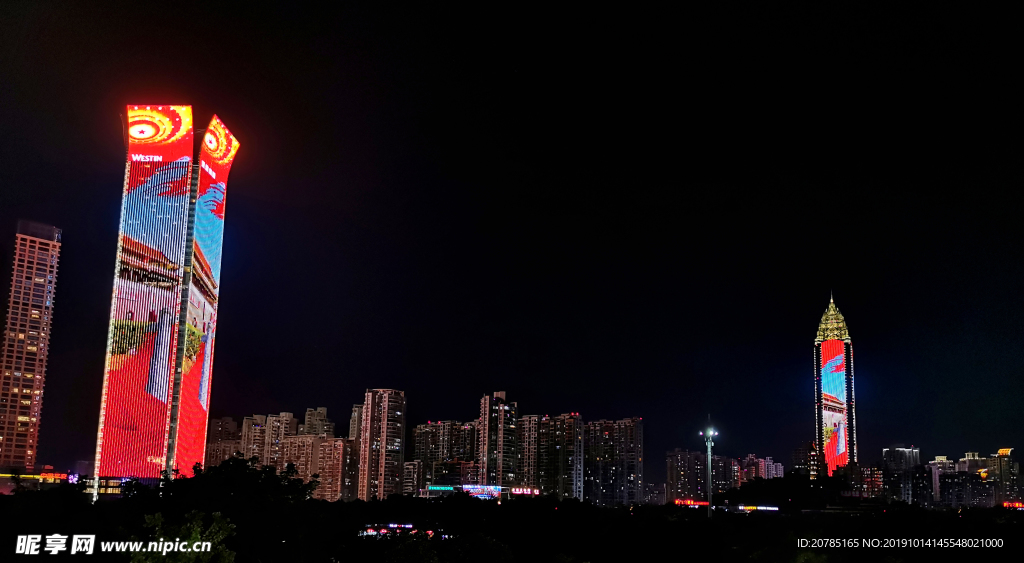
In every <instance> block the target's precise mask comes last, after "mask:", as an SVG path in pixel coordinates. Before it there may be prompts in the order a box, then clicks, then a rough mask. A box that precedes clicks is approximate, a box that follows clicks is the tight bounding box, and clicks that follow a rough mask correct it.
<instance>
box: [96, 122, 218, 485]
mask: <svg viewBox="0 0 1024 563" xmlns="http://www.w3.org/2000/svg"><path fill="white" fill-rule="evenodd" d="M126 133H127V165H126V167H127V168H126V171H125V183H124V189H123V199H122V205H121V224H120V236H119V242H118V252H117V262H116V268H115V281H114V291H113V298H112V301H111V312H110V331H109V338H108V343H107V359H106V366H105V372H104V378H103V395H102V400H101V407H100V425H99V432H98V435H97V442H96V465H95V470H96V474H97V475H98V476H103V477H140V478H155V477H159V476H160V473H161V472H162V471H163V470H165V469H173V468H178V469H180V470H181V471H182V472H183V473H185V474H190V473H191V469H192V465H193V463H195V462H196V461H199V462H201V461H202V459H203V453H204V451H203V450H204V444H203V443H204V442H205V436H206V422H207V410H208V407H209V392H210V389H209V381H210V378H209V374H210V368H211V364H212V356H213V338H214V327H215V325H216V302H217V295H218V284H219V279H220V251H221V240H222V234H223V219H224V194H225V191H226V190H225V187H226V182H227V173H228V170H229V169H230V165H231V158H232V157H233V156H234V153H235V151H237V147H238V145H237V142H235V140H234V138H233V137H231V135H230V133H228V132H227V129H226V128H224V127H223V124H221V123H220V121H219V120H218V119H217V118H216V117H215V118H214V123H212V124H211V126H210V129H209V130H208V133H207V135H206V138H204V142H203V148H202V150H201V155H200V161H201V165H200V169H201V170H198V171H197V170H195V168H194V166H193V147H194V143H193V125H192V110H191V107H190V106H160V105H149V106H135V105H133V106H128V108H127V129H126ZM218 135H220V136H218ZM210 137H214V139H215V140H216V139H222V140H223V143H224V145H223V147H221V146H220V145H219V144H218V142H217V141H215V142H213V143H212V144H213V145H214V146H213V147H212V148H211V146H210V145H211V142H209V141H207V139H208V138H210ZM215 149H223V150H221V151H220V158H219V159H217V158H214V157H212V156H210V154H211V151H213V150H215ZM207 170H208V171H209V172H207ZM196 172H199V174H198V176H199V178H198V182H197V181H195V180H194V178H195V176H196ZM204 174H206V175H209V176H211V177H212V176H213V175H214V174H216V175H217V176H219V178H217V179H216V181H211V180H210V179H207V178H204V177H203V176H204ZM193 211H194V214H193V213H192V212H193ZM190 217H192V220H191V221H190Z"/></svg>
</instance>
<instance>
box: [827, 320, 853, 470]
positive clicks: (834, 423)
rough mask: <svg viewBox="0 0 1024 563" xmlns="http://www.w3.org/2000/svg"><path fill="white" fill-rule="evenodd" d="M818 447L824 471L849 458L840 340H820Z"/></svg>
mask: <svg viewBox="0 0 1024 563" xmlns="http://www.w3.org/2000/svg"><path fill="white" fill-rule="evenodd" d="M821 405H822V406H821V411H822V412H821V419H822V444H824V445H823V447H822V450H823V453H824V457H825V463H826V464H827V465H828V474H829V475H832V472H833V471H834V470H835V468H836V467H842V466H844V465H846V463H847V461H848V460H849V453H848V449H849V448H848V445H849V443H848V436H847V428H846V410H847V401H846V354H845V348H844V346H843V341H842V340H826V341H825V342H822V343H821Z"/></svg>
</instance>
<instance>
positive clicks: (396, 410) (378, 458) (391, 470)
mask: <svg viewBox="0 0 1024 563" xmlns="http://www.w3.org/2000/svg"><path fill="white" fill-rule="evenodd" d="M404 464H405V392H404V391H396V390H394V389H367V390H366V401H365V402H364V403H363V424H362V428H361V429H360V439H359V499H360V500H370V499H372V498H376V499H380V500H384V499H386V498H387V497H388V495H392V494H395V493H398V494H401V493H402V479H403V473H402V471H403V465H404Z"/></svg>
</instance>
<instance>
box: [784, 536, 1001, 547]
mask: <svg viewBox="0 0 1024 563" xmlns="http://www.w3.org/2000/svg"><path fill="white" fill-rule="evenodd" d="M796 546H797V547H809V548H829V547H881V548H893V547H940V548H941V547H1003V540H1001V539H998V538H995V539H990V538H815V539H809V540H805V539H798V540H796Z"/></svg>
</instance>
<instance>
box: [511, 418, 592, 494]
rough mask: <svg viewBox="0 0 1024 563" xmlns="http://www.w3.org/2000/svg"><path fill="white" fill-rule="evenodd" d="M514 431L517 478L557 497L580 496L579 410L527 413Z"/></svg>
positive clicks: (580, 445)
mask: <svg viewBox="0 0 1024 563" xmlns="http://www.w3.org/2000/svg"><path fill="white" fill-rule="evenodd" d="M516 430H517V438H516V439H517V442H518V449H519V453H518V459H519V466H518V469H517V479H518V480H519V484H520V485H521V486H524V487H528V488H536V489H540V492H541V494H544V495H554V496H557V497H558V498H577V499H580V500H582V499H583V464H584V454H583V419H582V418H580V414H579V413H566V414H561V415H558V416H547V415H545V416H537V415H526V416H522V417H520V419H519V425H518V426H517V428H516Z"/></svg>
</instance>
